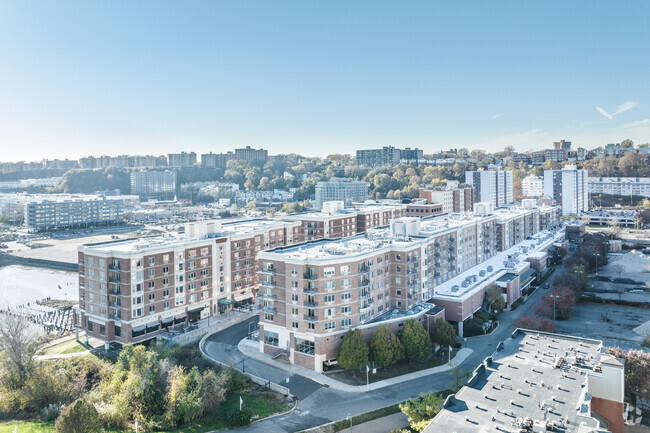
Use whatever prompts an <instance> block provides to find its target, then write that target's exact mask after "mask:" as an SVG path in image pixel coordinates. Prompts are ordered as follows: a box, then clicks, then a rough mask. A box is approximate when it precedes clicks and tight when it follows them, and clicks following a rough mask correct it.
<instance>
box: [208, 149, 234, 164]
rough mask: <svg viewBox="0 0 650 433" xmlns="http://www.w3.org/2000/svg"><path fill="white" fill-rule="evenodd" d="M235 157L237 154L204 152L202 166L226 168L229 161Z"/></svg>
mask: <svg viewBox="0 0 650 433" xmlns="http://www.w3.org/2000/svg"><path fill="white" fill-rule="evenodd" d="M233 159H235V154H234V153H232V152H228V153H212V152H210V153H204V154H203V155H201V167H214V168H226V164H227V163H228V161H230V160H233Z"/></svg>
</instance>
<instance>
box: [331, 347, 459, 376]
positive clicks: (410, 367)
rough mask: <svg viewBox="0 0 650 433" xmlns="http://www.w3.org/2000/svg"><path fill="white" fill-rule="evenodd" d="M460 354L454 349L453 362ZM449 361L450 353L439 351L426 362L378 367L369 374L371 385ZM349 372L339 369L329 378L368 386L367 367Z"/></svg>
mask: <svg viewBox="0 0 650 433" xmlns="http://www.w3.org/2000/svg"><path fill="white" fill-rule="evenodd" d="M456 353H458V349H453V350H452V352H451V360H452V362H453V361H454V357H455V356H456ZM448 360H449V353H448V352H447V351H446V350H445V351H440V350H438V351H437V352H436V353H435V354H434V355H433V356H432V357H431V358H429V359H427V360H424V361H412V362H409V361H408V360H407V359H403V360H401V361H398V362H397V363H395V364H393V365H391V366H389V367H386V369H385V370H384V368H383V367H377V373H375V374H372V370H371V371H370V374H369V377H368V378H369V379H370V383H375V382H379V381H380V380H385V379H390V378H391V377H397V376H402V375H404V374H409V373H413V372H415V371H420V370H426V369H428V368H433V367H439V366H441V365H444V364H446V363H447V362H448ZM352 373H353V372H351V371H349V370H343V369H339V370H337V371H335V372H332V373H328V376H330V377H332V378H333V379H336V380H340V381H341V382H343V383H347V384H350V385H365V384H366V369H365V367H364V368H363V369H362V371H356V372H354V373H355V374H354V375H353V374H352Z"/></svg>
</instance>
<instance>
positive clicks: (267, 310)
mask: <svg viewBox="0 0 650 433" xmlns="http://www.w3.org/2000/svg"><path fill="white" fill-rule="evenodd" d="M257 309H258V310H259V311H261V312H262V313H267V314H275V313H276V312H277V310H276V309H275V308H274V307H265V306H264V305H258V307H257Z"/></svg>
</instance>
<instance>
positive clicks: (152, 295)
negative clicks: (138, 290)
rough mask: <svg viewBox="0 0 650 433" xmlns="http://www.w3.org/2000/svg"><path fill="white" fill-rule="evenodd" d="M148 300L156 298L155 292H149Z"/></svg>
mask: <svg viewBox="0 0 650 433" xmlns="http://www.w3.org/2000/svg"><path fill="white" fill-rule="evenodd" d="M149 300H150V301H155V300H156V294H155V293H149Z"/></svg>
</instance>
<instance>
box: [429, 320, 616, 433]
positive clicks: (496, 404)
mask: <svg viewBox="0 0 650 433" xmlns="http://www.w3.org/2000/svg"><path fill="white" fill-rule="evenodd" d="M601 346H602V342H601V341H598V340H591V339H584V338H577V337H571V336H565V335H558V334H547V333H538V332H535V331H527V330H515V332H514V333H513V334H512V337H511V338H509V339H507V340H506V341H504V342H503V343H500V344H499V346H498V347H497V351H496V352H494V354H493V355H492V356H491V357H488V358H486V360H485V361H484V362H483V364H481V365H480V366H479V367H478V368H477V369H476V370H474V373H473V375H472V378H471V379H470V380H469V382H468V383H467V385H466V386H464V387H463V388H461V390H460V391H458V393H456V395H454V396H450V397H449V398H448V399H447V401H446V402H445V406H444V408H443V409H442V410H441V411H440V413H438V415H437V416H436V417H435V418H434V419H433V421H432V422H431V423H430V424H429V425H428V426H427V427H426V428H425V429H424V432H425V433H434V432H450V433H451V432H456V433H465V432H466V433H470V432H471V433H476V432H498V431H501V432H514V431H520V430H519V429H521V428H523V427H526V426H527V425H528V426H530V427H532V426H534V425H543V426H544V427H546V425H547V424H548V423H550V424H551V425H553V424H555V425H556V426H560V427H563V429H562V430H561V431H563V432H566V433H569V432H573V433H577V432H582V431H583V430H581V428H584V427H589V429H588V430H586V431H590V432H591V431H593V429H597V428H599V427H601V426H600V425H599V421H598V420H597V419H595V418H592V417H591V413H590V399H591V396H590V395H589V393H587V392H586V391H587V388H586V382H587V375H589V374H594V373H593V372H594V367H595V366H596V365H597V364H599V363H600V362H601V360H602V361H603V362H606V360H605V358H608V357H607V356H606V355H602V354H601V353H600V348H601ZM535 423H537V424H535ZM528 431H531V430H528ZM533 431H546V429H545V428H544V429H540V430H533Z"/></svg>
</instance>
